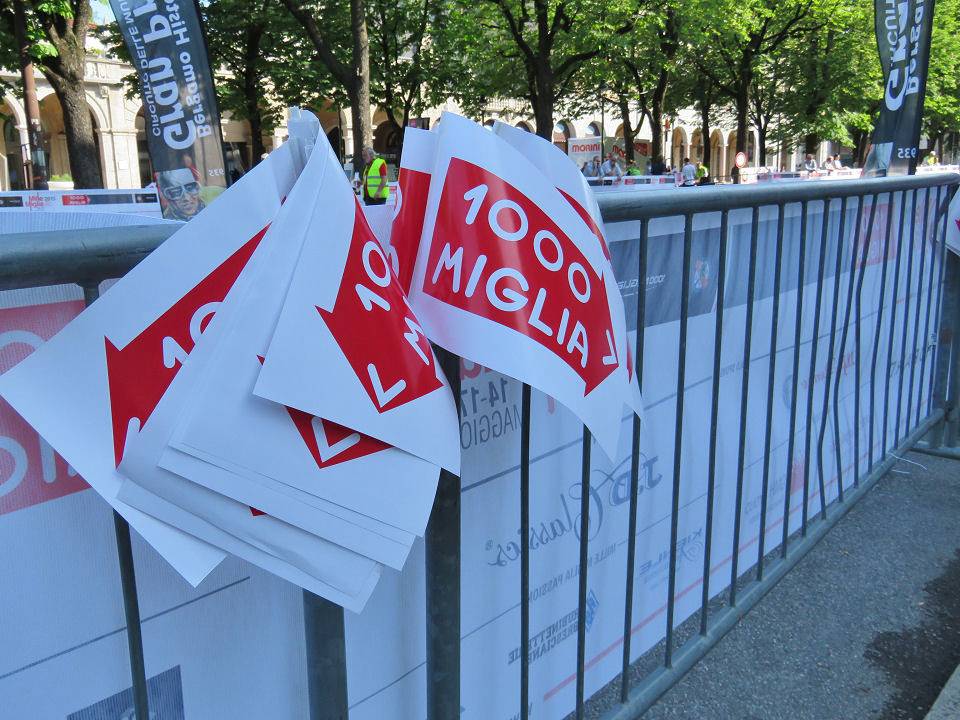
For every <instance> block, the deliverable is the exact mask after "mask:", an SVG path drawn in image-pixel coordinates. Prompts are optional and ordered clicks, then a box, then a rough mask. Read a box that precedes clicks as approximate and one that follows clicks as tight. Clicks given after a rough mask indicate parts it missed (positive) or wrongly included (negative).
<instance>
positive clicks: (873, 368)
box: [867, 192, 893, 474]
mask: <svg viewBox="0 0 960 720" xmlns="http://www.w3.org/2000/svg"><path fill="white" fill-rule="evenodd" d="M892 227H893V193H892V192H890V193H887V227H886V230H885V231H884V241H883V259H882V261H881V271H880V272H881V275H880V299H879V301H878V302H877V325H876V332H875V334H874V338H873V357H872V358H871V359H870V428H869V430H868V433H867V444H868V445H869V446H870V462H869V463H867V474H869V473H871V472H872V471H873V455H874V453H873V432H874V425H875V424H876V413H875V410H876V404H877V403H876V401H877V390H876V387H877V359H878V358H879V356H880V336H881V334H882V332H883V303H884V300H885V299H886V290H887V275H888V274H889V273H888V270H889V268H888V267H887V260H888V259H889V257H890V235H891V232H890V231H891V229H892ZM887 359H888V360H889V358H887ZM885 452H886V451H885V449H884V448H883V446H882V443H881V448H880V457H883V455H884V453H885Z"/></svg>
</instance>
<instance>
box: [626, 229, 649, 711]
mask: <svg viewBox="0 0 960 720" xmlns="http://www.w3.org/2000/svg"><path fill="white" fill-rule="evenodd" d="M649 239H650V221H649V220H647V219H646V218H644V219H643V220H641V221H640V258H639V267H638V268H637V321H636V325H637V341H636V345H635V349H634V363H635V366H634V368H635V369H634V372H635V373H636V377H637V384H638V385H639V387H640V391H641V393H642V392H643V351H644V347H643V339H644V335H645V333H646V318H645V316H646V312H647V242H648V240H649ZM639 494H640V416H639V415H634V416H633V444H632V453H631V455H630V520H629V527H628V530H627V588H626V593H625V601H624V609H623V664H622V668H621V673H620V702H622V703H625V702H627V700H628V699H629V697H630V640H631V638H632V637H633V583H634V564H635V563H636V559H637V500H638V496H639Z"/></svg>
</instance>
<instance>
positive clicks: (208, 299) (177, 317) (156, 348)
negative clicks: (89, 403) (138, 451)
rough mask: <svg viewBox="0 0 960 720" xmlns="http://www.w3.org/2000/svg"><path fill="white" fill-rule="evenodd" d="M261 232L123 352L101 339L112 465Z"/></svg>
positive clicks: (176, 369)
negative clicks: (108, 410)
mask: <svg viewBox="0 0 960 720" xmlns="http://www.w3.org/2000/svg"><path fill="white" fill-rule="evenodd" d="M266 232H267V228H266V227H265V228H264V229H263V230H261V231H260V232H258V233H257V234H256V235H254V236H253V237H252V238H251V239H250V240H248V241H247V242H246V243H245V244H244V245H243V246H242V247H240V248H239V249H238V250H237V251H236V252H234V253H233V255H231V256H230V257H229V258H227V259H226V260H224V262H223V263H222V264H221V265H220V266H219V267H217V268H216V269H215V270H213V271H212V272H211V273H210V274H209V275H207V277H205V278H204V279H203V280H201V281H200V282H199V283H198V284H197V285H196V287H194V288H193V289H192V290H190V291H189V292H187V294H186V295H184V296H183V297H182V298H180V299H179V300H177V302H175V303H174V304H173V305H172V306H171V307H170V308H169V309H168V310H167V311H165V312H164V313H163V314H162V315H161V316H160V317H158V318H157V319H156V320H154V321H153V323H152V324H150V325H149V326H148V327H146V328H145V329H144V330H143V331H142V332H141V333H140V334H139V335H137V337H135V338H134V339H133V340H131V341H130V342H129V343H127V345H126V346H125V347H124V348H123V349H117V347H116V346H115V345H114V344H113V343H112V342H110V339H109V338H106V337H105V338H104V345H105V347H106V356H107V383H108V386H109V388H110V413H111V416H112V420H113V453H114V459H115V461H116V464H117V465H119V464H120V460H121V458H122V457H123V447H124V444H125V443H126V439H127V434H128V432H129V430H130V429H131V426H132V429H133V430H134V432H136V431H138V430H139V428H141V427H143V426H144V425H145V424H146V422H147V420H148V419H149V418H150V415H151V413H153V410H154V408H155V407H156V406H157V403H159V402H160V398H162V397H163V394H164V393H165V392H166V391H167V388H168V387H170V383H171V382H173V379H174V378H175V377H176V375H177V373H178V372H179V371H180V368H181V367H182V366H183V362H184V361H185V360H186V358H187V355H189V353H190V352H191V351H192V350H193V348H194V346H195V345H196V343H197V340H199V338H200V333H201V332H203V329H204V328H205V327H206V325H207V323H208V322H209V321H210V318H211V317H213V314H214V313H215V312H216V309H217V306H218V305H219V303H221V302H222V301H223V299H224V298H225V297H226V295H227V293H228V292H229V291H230V288H231V287H233V284H234V282H236V280H237V278H238V277H239V275H240V273H241V271H242V270H243V268H244V267H245V266H246V264H247V261H248V260H249V259H250V256H251V255H252V254H253V251H254V250H256V248H257V245H258V244H259V243H260V240H262V239H263V236H264V235H265V234H266Z"/></svg>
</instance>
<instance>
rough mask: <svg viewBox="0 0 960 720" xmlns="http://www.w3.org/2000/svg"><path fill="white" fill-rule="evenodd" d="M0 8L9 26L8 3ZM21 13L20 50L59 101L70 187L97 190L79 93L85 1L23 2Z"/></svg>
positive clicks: (87, 12) (92, 144)
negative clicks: (22, 39)
mask: <svg viewBox="0 0 960 720" xmlns="http://www.w3.org/2000/svg"><path fill="white" fill-rule="evenodd" d="M0 8H2V11H0V14H2V15H3V16H4V17H5V18H8V23H12V21H13V17H14V6H13V3H12V2H10V0H4V2H3V3H2V5H0ZM23 10H24V15H25V17H24V24H25V26H26V37H25V40H26V43H25V45H24V48H25V49H26V50H27V51H28V52H29V54H30V55H31V56H32V58H33V59H34V60H35V61H36V65H37V66H38V67H39V69H40V72H42V73H43V75H44V77H46V79H47V81H48V82H49V83H50V86H51V87H52V88H53V91H54V93H55V94H56V96H57V100H59V101H60V108H61V110H62V112H63V127H64V134H65V135H66V140H67V155H68V157H69V160H70V173H71V175H72V176H73V181H74V184H75V185H76V186H77V187H81V188H99V187H103V177H102V176H101V174H100V162H99V153H98V151H97V144H96V140H95V138H94V134H93V120H92V118H91V116H90V108H89V106H88V105H87V99H86V94H85V92H86V91H85V89H84V70H85V60H86V40H87V32H88V31H89V29H90V20H91V9H90V0H24V1H23ZM8 29H9V32H8V34H7V39H6V42H8V43H9V42H11V41H12V40H13V39H14V38H15V34H14V30H13V26H12V24H8Z"/></svg>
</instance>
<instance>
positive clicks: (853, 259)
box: [832, 195, 867, 502]
mask: <svg viewBox="0 0 960 720" xmlns="http://www.w3.org/2000/svg"><path fill="white" fill-rule="evenodd" d="M866 200H867V196H866V195H860V196H858V198H857V219H856V224H855V225H854V228H853V243H852V249H851V251H850V273H849V276H850V277H849V280H848V281H847V302H846V310H845V311H844V314H843V327H841V328H840V346H839V347H838V349H837V368H836V372H835V373H834V374H833V377H832V380H833V455H834V459H835V461H836V467H837V498H838V500H839V501H840V502H843V501H844V487H843V452H842V451H841V448H840V381H841V380H842V379H843V368H844V364H845V358H844V355H843V351H844V350H846V345H847V331H848V329H849V327H850V314H851V311H852V309H853V291H854V286H855V285H856V280H857V277H858V275H859V273H858V272H857V251H858V250H859V249H860V228H861V225H862V223H863V204H864V203H865V202H866ZM854 384H855V385H856V382H854ZM854 448H855V449H854V458H853V462H854V476H856V466H857V458H856V454H857V453H856V433H854Z"/></svg>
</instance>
